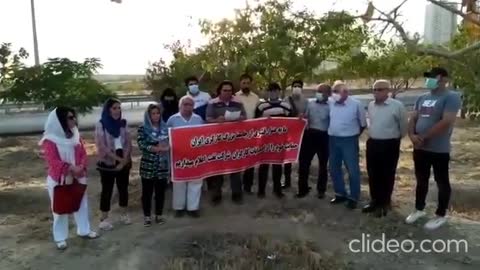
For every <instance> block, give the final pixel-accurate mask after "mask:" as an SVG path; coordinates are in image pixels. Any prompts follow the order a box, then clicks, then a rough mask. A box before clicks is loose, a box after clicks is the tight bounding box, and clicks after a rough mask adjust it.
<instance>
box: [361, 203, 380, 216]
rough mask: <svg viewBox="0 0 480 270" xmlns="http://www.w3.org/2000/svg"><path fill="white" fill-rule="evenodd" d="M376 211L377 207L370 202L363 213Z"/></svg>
mask: <svg viewBox="0 0 480 270" xmlns="http://www.w3.org/2000/svg"><path fill="white" fill-rule="evenodd" d="M375 210H377V206H376V205H375V204H374V203H373V202H370V203H369V204H367V205H365V206H364V207H363V209H362V213H373V212H375Z"/></svg>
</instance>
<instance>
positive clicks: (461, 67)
mask: <svg viewBox="0 0 480 270" xmlns="http://www.w3.org/2000/svg"><path fill="white" fill-rule="evenodd" d="M407 1H408V0H404V1H402V2H401V3H400V5H398V6H397V7H395V8H394V9H393V10H391V11H389V12H387V11H382V10H380V9H378V8H376V7H375V6H373V4H369V8H370V10H371V9H372V8H371V7H373V9H374V13H372V14H369V16H365V15H363V16H361V17H362V19H364V20H365V21H370V22H371V21H379V22H382V23H385V25H386V26H385V27H393V29H394V30H395V31H396V32H397V34H398V36H399V37H400V38H401V40H402V41H403V42H404V43H405V45H406V48H407V50H408V52H409V53H415V54H419V55H428V56H433V57H437V58H439V61H441V62H443V63H444V64H446V65H448V66H449V67H450V69H451V71H452V72H451V73H452V75H453V76H452V77H453V78H455V79H454V83H455V85H456V86H458V87H459V88H461V89H463V91H464V104H465V105H466V106H467V107H468V110H470V111H471V112H475V113H477V112H479V111H480V73H479V72H478V70H479V69H480V60H479V59H480V52H479V49H480V40H479V39H478V33H479V32H478V29H479V28H480V17H479V16H478V14H479V12H478V10H475V9H474V8H475V6H476V5H475V1H463V4H464V5H463V6H464V7H466V10H463V8H462V9H457V8H456V7H454V6H451V5H449V4H448V3H445V2H443V1H439V0H427V1H428V2H430V3H432V4H435V5H437V6H439V7H441V8H444V9H446V10H448V11H450V12H453V13H454V14H457V15H459V16H460V17H462V18H463V19H464V25H465V30H463V31H461V32H460V33H459V35H457V36H456V38H455V39H454V40H453V41H452V44H450V45H449V46H427V45H424V44H421V43H420V37H419V36H418V35H414V36H412V35H410V34H409V33H408V32H407V31H405V29H404V28H403V26H402V24H401V23H400V22H399V16H400V13H399V10H400V8H401V7H402V6H403V5H404V4H405V2H407ZM370 6H371V7H370ZM375 13H376V14H377V15H378V16H375ZM462 35H463V37H462Z"/></svg>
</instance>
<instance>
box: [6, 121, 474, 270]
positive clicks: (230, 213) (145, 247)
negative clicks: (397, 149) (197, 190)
mask: <svg viewBox="0 0 480 270" xmlns="http://www.w3.org/2000/svg"><path fill="white" fill-rule="evenodd" d="M479 132H480V125H479V123H478V122H477V123H472V122H468V123H467V122H459V123H457V127H456V130H455V132H454V137H453V148H454V150H453V153H452V162H451V170H450V171H451V181H452V188H453V194H452V200H451V209H450V215H451V218H450V222H449V224H448V225H447V226H444V227H442V228H440V229H439V230H437V231H435V232H427V231H425V230H424V229H423V228H422V225H423V224H424V223H425V221H426V219H425V220H423V221H422V222H420V223H419V224H418V225H414V226H412V225H406V224H404V222H403V220H404V218H405V216H406V215H407V214H408V213H409V211H411V210H412V208H413V202H414V188H415V180H414V177H413V170H412V168H413V164H412V159H411V152H412V146H411V144H410V143H409V142H408V140H406V139H405V140H404V141H403V143H402V153H401V160H400V164H399V166H398V179H397V182H396V188H395V193H394V202H393V210H392V211H391V212H390V213H389V215H388V217H387V218H384V219H377V218H374V217H371V216H367V215H364V214H362V213H361V212H360V210H354V211H351V210H347V209H346V208H345V207H343V206H332V205H330V204H329V203H328V200H327V199H324V200H319V199H317V198H316V197H315V196H314V193H312V194H311V195H310V196H309V197H308V198H305V199H301V200H298V199H295V198H294V197H293V196H294V194H295V191H296V190H295V188H292V189H291V190H289V191H288V192H287V193H288V196H287V197H286V198H284V199H283V200H277V199H276V198H274V196H272V195H270V194H267V198H266V199H265V200H259V199H257V198H256V196H247V197H246V198H245V203H244V204H243V205H241V206H237V205H234V204H232V203H231V202H230V201H229V200H225V201H224V203H223V204H222V205H221V206H218V207H212V206H211V205H210V204H209V203H208V200H207V198H208V197H207V196H206V193H204V197H203V202H202V217H201V218H199V219H191V218H187V217H185V218H180V219H175V218H174V217H173V213H172V211H171V209H170V207H171V197H170V191H168V193H167V194H168V197H167V203H166V208H167V213H166V217H167V223H166V224H164V225H161V226H158V225H157V226H155V225H154V226H152V227H151V228H144V227H143V220H142V214H141V207H140V188H141V187H140V182H139V177H138V158H139V157H138V153H135V159H134V161H135V163H136V164H135V165H134V169H133V170H132V172H131V186H130V195H131V197H130V198H131V199H130V205H131V208H130V211H131V217H132V220H133V221H134V223H133V224H132V225H130V226H122V225H120V224H115V225H117V226H116V227H115V229H114V230H113V231H111V232H106V233H103V234H102V235H101V237H100V238H99V239H97V240H92V241H88V240H83V239H79V238H77V237H75V235H74V233H75V226H74V224H73V222H72V224H71V230H70V234H71V239H69V241H68V242H69V248H68V249H67V250H66V251H64V252H59V251H57V250H56V249H55V246H54V244H53V242H52V240H51V221H52V217H51V214H50V211H49V200H48V196H47V192H46V189H45V165H44V163H43V161H42V160H41V159H40V158H39V157H38V150H39V149H38V147H37V145H36V143H37V142H38V139H39V136H28V137H15V138H13V137H9V138H0V269H9V270H14V269H39V270H46V269H68V270H76V269H82V270H85V269H95V270H97V269H132V270H133V269H142V270H143V269H172V270H181V269H185V270H186V269H208V270H216V269H242V270H243V269H245V270H251V269H308V270H310V269H402V270H405V269H432V270H433V269H448V270H450V269H477V270H478V269H480V135H479ZM84 137H85V139H86V140H87V142H88V152H89V155H90V164H91V166H90V168H91V169H90V173H89V176H90V178H89V188H88V194H89V207H90V210H91V216H92V219H91V220H92V225H94V226H95V228H96V227H97V226H98V222H99V212H98V204H99V193H100V184H99V177H98V173H97V172H96V171H95V170H94V162H95V161H94V157H93V154H94V151H95V149H94V145H93V144H92V143H93V138H92V134H91V133H84ZM361 147H362V161H361V162H362V164H361V167H362V174H363V185H362V196H363V200H364V202H366V200H367V199H368V187H367V177H366V173H365V160H364V147H365V144H364V142H362V143H361ZM315 178H316V173H315V170H314V168H312V177H311V181H312V182H313V181H314V179H315ZM295 185H296V181H294V186H295ZM312 186H313V185H312ZM270 188H271V187H270ZM224 192H225V195H226V196H225V198H228V197H229V196H228V195H229V187H228V185H226V186H225V188H224ZM436 193H437V192H436V187H435V183H434V181H431V189H430V194H429V203H428V212H429V213H430V215H432V214H433V212H434V209H435V205H436ZM328 195H329V196H330V197H331V196H332V188H331V186H329V191H328ZM114 200H115V201H116V200H117V199H116V198H114ZM116 214H118V213H116V208H115V209H114V211H113V216H114V217H115V216H116ZM362 233H365V234H369V235H370V238H371V239H372V240H373V239H377V238H381V236H382V233H384V234H385V236H386V238H387V239H393V238H394V239H398V240H404V239H412V240H414V243H418V242H419V241H422V240H424V239H431V240H435V239H465V240H467V241H468V252H460V253H455V252H452V253H440V254H436V253H429V254H425V253H416V252H413V253H405V252H403V253H374V252H369V253H354V252H351V251H349V242H350V241H351V240H353V239H361V236H362Z"/></svg>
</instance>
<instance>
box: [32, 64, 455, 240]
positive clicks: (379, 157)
mask: <svg viewBox="0 0 480 270" xmlns="http://www.w3.org/2000/svg"><path fill="white" fill-rule="evenodd" d="M424 75H425V77H426V87H427V88H429V89H431V91H430V92H429V93H427V94H425V95H423V96H421V97H420V98H419V99H418V101H417V102H416V105H415V110H414V113H413V115H412V116H411V117H410V122H408V116H407V111H406V109H405V107H404V105H403V104H402V103H401V102H399V101H398V100H395V99H393V98H391V97H389V90H390V84H389V82H388V81H385V80H379V81H376V82H375V83H374V85H373V94H374V98H375V99H374V100H373V101H372V102H370V104H369V105H368V108H367V111H368V119H369V121H368V123H367V116H366V111H365V108H364V106H363V105H362V104H361V103H360V102H359V101H358V100H356V99H354V98H352V97H350V96H349V90H348V88H347V85H346V84H345V83H344V82H341V81H337V82H335V83H334V84H333V86H330V85H328V84H320V85H318V87H317V91H316V94H315V98H314V99H313V100H308V99H306V98H305V97H304V95H303V82H302V81H300V80H297V81H294V82H292V84H291V86H292V94H291V95H289V96H287V97H286V98H282V89H281V87H280V85H279V84H277V83H270V84H269V85H268V87H267V89H266V98H264V99H261V98H260V97H259V96H258V95H257V94H255V93H254V92H253V91H252V88H253V79H252V77H251V76H249V75H247V74H245V75H242V76H241V77H240V81H239V85H240V90H239V91H235V87H234V83H233V82H231V81H223V82H221V83H220V84H219V85H218V87H217V89H216V97H215V98H213V99H212V98H211V96H210V94H208V93H207V92H203V91H201V90H200V88H199V80H198V79H197V78H196V77H189V78H187V79H186V80H185V86H186V88H187V94H186V95H185V96H183V97H182V98H180V99H178V97H177V95H176V94H175V91H174V90H173V89H167V90H165V91H164V93H163V94H162V96H161V102H159V103H157V104H151V105H149V106H148V108H147V110H146V111H145V115H144V121H143V124H142V125H141V126H140V127H139V128H138V131H137V143H138V148H139V150H140V151H141V153H142V157H141V160H140V170H139V171H140V177H141V182H142V206H143V213H144V225H145V226H146V227H149V226H151V225H152V222H155V223H157V224H163V223H164V222H165V219H164V218H163V209H164V202H165V191H166V189H167V186H168V182H169V177H170V160H169V151H170V149H169V138H168V128H175V127H185V126H194V125H202V124H205V123H219V124H221V123H224V122H227V121H228V122H232V121H243V120H246V119H254V118H262V117H298V118H302V119H305V120H306V121H307V128H306V130H305V133H304V136H303V140H302V142H301V149H300V156H299V166H298V193H297V194H296V197H297V198H303V197H306V196H307V195H308V194H309V192H310V190H311V189H310V187H309V175H310V166H311V162H312V160H313V158H314V157H315V155H316V156H317V157H318V160H319V166H318V179H317V187H316V188H317V197H318V198H320V199H323V198H324V197H325V192H326V190H327V182H328V175H330V176H331V179H332V182H333V188H334V192H335V197H334V198H333V199H332V200H331V203H332V204H343V203H345V205H346V207H347V208H349V209H355V208H356V207H357V204H358V202H359V200H360V194H361V188H360V187H361V183H360V181H361V180H360V174H361V173H360V164H359V136H360V135H361V134H362V132H363V131H364V130H365V129H367V128H368V137H369V138H368V140H367V145H366V146H367V147H366V148H367V149H366V158H367V172H368V177H369V187H370V197H371V200H370V202H369V203H368V204H367V205H366V206H365V207H364V208H363V212H365V213H374V214H375V216H377V217H382V216H385V215H386V214H387V211H388V209H389V207H390V203H391V195H392V192H393V188H394V182H395V173H396V167H397V162H398V159H399V154H400V141H401V139H402V137H404V136H405V135H407V134H408V136H409V137H410V139H411V141H412V142H413V144H414V153H413V158H414V164H415V176H416V178H417V188H416V204H415V206H416V211H415V212H413V213H412V214H411V215H409V216H408V218H407V220H406V222H407V223H414V222H416V221H417V220H418V219H419V218H421V217H423V216H425V215H426V213H425V212H424V208H425V198H426V194H427V192H428V180H429V177H430V168H431V167H433V170H434V176H435V181H436V182H437V186H438V188H439V204H438V209H437V212H436V217H435V218H434V219H432V220H431V221H429V222H428V223H427V224H426V227H427V228H430V229H435V228H438V227H439V226H441V225H442V224H444V223H445V222H446V217H445V216H446V210H447V208H448V203H449V198H450V182H449V177H448V163H449V152H450V136H451V133H452V129H453V123H454V121H455V118H456V113H457V112H458V110H459V108H460V106H461V104H460V97H459V96H458V95H457V94H456V93H454V92H451V91H449V90H447V89H446V85H447V82H448V73H447V71H446V70H445V69H443V68H434V69H432V70H431V71H430V72H427V73H425V74H424ZM229 115H238V116H237V117H230V116H229ZM95 142H96V148H97V156H98V162H97V170H98V171H99V172H100V178H101V184H102V191H101V195H100V211H101V212H102V214H101V219H100V225H99V227H100V229H102V230H111V229H112V228H113V225H112V224H113V222H112V221H111V218H110V217H109V212H110V205H111V199H112V193H113V188H114V186H115V184H116V186H117V190H118V197H119V200H118V204H119V206H120V209H121V215H120V221H121V222H122V223H123V224H130V223H131V220H130V218H129V216H128V213H127V207H128V200H129V197H128V185H129V175H130V170H131V168H132V158H131V153H132V138H131V135H130V132H129V129H128V126H127V121H126V120H125V119H124V118H123V117H122V114H121V103H120V101H118V100H116V99H109V100H107V102H106V103H105V104H104V107H103V111H102V115H101V119H100V120H99V121H98V123H97V125H96V130H95ZM40 144H41V146H42V148H43V150H44V153H45V155H44V156H45V159H46V161H47V163H48V177H47V186H48V189H49V195H50V198H51V201H52V205H53V203H54V197H55V192H54V187H55V186H58V185H65V184H72V183H74V182H75V183H77V182H78V183H83V184H86V171H87V161H86V156H87V155H86V150H85V147H84V143H83V141H82V140H81V138H80V135H79V132H78V128H77V125H76V114H75V111H74V110H72V109H70V108H65V107H58V108H56V109H55V110H53V111H52V112H51V113H50V115H49V117H48V120H47V123H46V124H45V133H44V136H43V138H42V140H41V142H40ZM343 165H345V167H346V169H347V172H348V176H349V192H347V190H346V188H345V183H344V170H343ZM271 167H272V169H271V171H272V180H273V193H274V195H275V196H276V197H278V198H282V197H284V193H283V189H286V188H289V187H290V186H291V184H292V183H291V174H292V164H284V165H271ZM269 171H270V165H269V164H261V165H260V166H259V168H258V189H257V196H258V197H259V198H264V197H265V196H266V184H267V181H268V178H269V177H268V175H269ZM254 175H255V169H254V168H249V169H247V170H245V171H244V172H242V173H232V174H230V175H228V177H229V179H230V186H231V199H232V201H233V202H234V203H237V204H241V203H242V202H243V194H252V193H253V192H252V187H253V184H254ZM282 175H283V178H284V182H283V183H281V179H282ZM224 177H225V175H217V176H212V177H209V178H207V179H198V180H197V181H190V182H181V183H180V182H173V184H172V186H173V196H172V207H173V209H174V210H175V216H176V217H182V216H183V215H185V214H188V215H190V216H192V217H199V216H200V213H199V205H200V197H201V193H202V185H203V182H204V180H205V181H206V183H207V187H208V190H209V193H210V194H211V197H210V199H211V202H212V203H213V204H215V205H217V204H219V203H221V201H222V186H223V182H224ZM153 194H155V197H154V205H155V210H154V211H155V217H154V218H152V217H151V212H152V196H153ZM52 211H53V207H52ZM53 216H54V222H53V237H54V241H55V242H56V244H57V247H58V248H59V249H65V248H66V247H67V244H66V239H67V236H68V215H67V214H57V213H55V212H54V213H53ZM74 216H75V220H76V222H77V234H78V235H80V236H82V237H86V238H96V237H97V236H98V235H97V233H95V232H93V231H91V230H90V224H89V221H88V206H87V196H86V193H85V194H84V195H83V198H82V199H81V203H80V207H79V208H78V210H76V211H75V215H74Z"/></svg>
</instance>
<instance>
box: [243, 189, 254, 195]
mask: <svg viewBox="0 0 480 270" xmlns="http://www.w3.org/2000/svg"><path fill="white" fill-rule="evenodd" d="M243 192H245V194H247V195H253V192H252V189H251V188H244V189H243Z"/></svg>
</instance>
